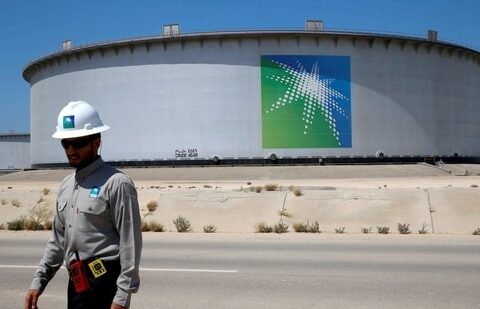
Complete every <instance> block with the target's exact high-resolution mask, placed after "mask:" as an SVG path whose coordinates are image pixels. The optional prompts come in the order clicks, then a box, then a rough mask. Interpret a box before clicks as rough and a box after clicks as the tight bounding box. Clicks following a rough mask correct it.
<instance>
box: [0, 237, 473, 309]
mask: <svg viewBox="0 0 480 309" xmlns="http://www.w3.org/2000/svg"><path fill="white" fill-rule="evenodd" d="M47 236H48V234H45V233H39V232H37V233H12V232H5V231H3V232H0V248H1V251H0V299H1V304H0V307H1V308H6V309H9V308H22V304H23V297H24V295H25V292H26V291H27V289H28V286H29V284H30V280H31V276H32V273H33V271H34V265H35V264H36V263H37V262H38V260H39V258H40V256H41V255H42V252H43V249H44V244H45V240H46V237H47ZM479 257H480V237H478V236H477V237H475V236H443V235H377V234H374V235H351V234H350V235H336V234H333V235H332V234H320V235H301V234H294V233H289V234H284V235H264V234H177V233H160V234H158V233H157V234H153V233H147V234H144V250H143V259H142V264H141V267H142V270H141V279H142V284H141V289H140V291H139V292H138V293H137V294H136V295H134V297H133V301H132V308H209V309H210V308H309V309H310V308H480V258H479ZM66 280H67V276H66V272H65V270H63V269H61V270H60V271H59V272H58V273H57V276H56V277H55V278H54V280H53V281H52V282H51V283H50V284H49V286H48V287H47V289H46V291H45V292H44V294H43V295H42V297H41V300H40V303H39V304H40V308H41V309H45V308H65V307H66V299H65V298H66V296H65V294H66ZM92 309H93V308H92Z"/></svg>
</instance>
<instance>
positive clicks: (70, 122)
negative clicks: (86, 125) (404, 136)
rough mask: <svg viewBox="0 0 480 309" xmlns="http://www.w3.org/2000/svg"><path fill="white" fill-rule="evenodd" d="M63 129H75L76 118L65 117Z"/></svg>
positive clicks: (72, 116)
mask: <svg viewBox="0 0 480 309" xmlns="http://www.w3.org/2000/svg"><path fill="white" fill-rule="evenodd" d="M63 128H64V129H75V116H74V115H71V116H63Z"/></svg>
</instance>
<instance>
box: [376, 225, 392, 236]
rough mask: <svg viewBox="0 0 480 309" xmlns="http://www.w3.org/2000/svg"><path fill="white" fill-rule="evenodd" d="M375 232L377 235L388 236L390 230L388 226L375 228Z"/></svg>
mask: <svg viewBox="0 0 480 309" xmlns="http://www.w3.org/2000/svg"><path fill="white" fill-rule="evenodd" d="M377 231H378V233H379V234H388V233H390V228H389V227H388V226H377Z"/></svg>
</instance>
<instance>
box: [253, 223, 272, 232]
mask: <svg viewBox="0 0 480 309" xmlns="http://www.w3.org/2000/svg"><path fill="white" fill-rule="evenodd" d="M271 232H273V227H272V226H270V225H267V224H266V223H265V222H260V223H258V224H257V225H255V233H271Z"/></svg>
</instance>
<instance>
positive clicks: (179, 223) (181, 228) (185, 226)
mask: <svg viewBox="0 0 480 309" xmlns="http://www.w3.org/2000/svg"><path fill="white" fill-rule="evenodd" d="M173 224H175V228H176V229H177V232H179V233H186V232H191V231H192V228H191V224H190V221H188V220H187V218H185V217H182V216H178V217H177V219H175V220H173Z"/></svg>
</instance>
